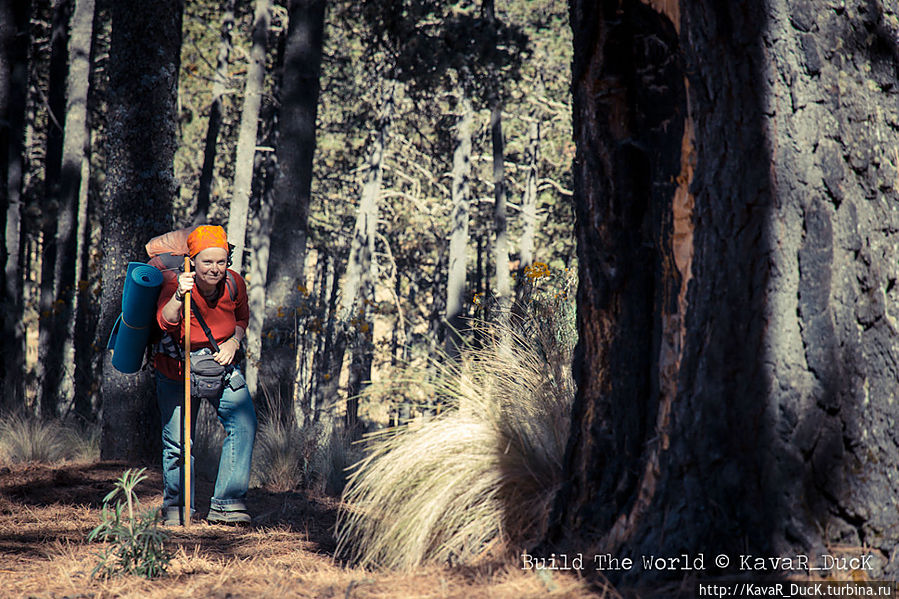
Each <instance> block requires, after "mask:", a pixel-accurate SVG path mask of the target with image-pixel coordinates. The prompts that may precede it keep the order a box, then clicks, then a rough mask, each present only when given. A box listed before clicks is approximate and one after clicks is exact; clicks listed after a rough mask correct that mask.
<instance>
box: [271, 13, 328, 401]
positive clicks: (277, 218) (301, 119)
mask: <svg viewBox="0 0 899 599" xmlns="http://www.w3.org/2000/svg"><path fill="white" fill-rule="evenodd" d="M288 20H289V22H288V30H287V41H286V45H285V54H284V65H283V71H284V77H283V83H282V87H281V112H280V118H279V120H278V124H279V125H278V126H279V133H278V147H277V149H276V153H277V157H278V169H279V170H278V173H277V176H276V178H275V183H274V189H275V193H274V205H273V207H272V224H271V238H270V242H271V252H270V254H269V256H270V258H269V264H268V269H267V274H268V276H267V278H266V290H265V293H266V296H267V297H266V302H265V305H266V312H265V330H266V333H267V334H268V332H271V333H272V335H273V338H274V339H277V338H279V337H280V336H290V337H292V336H293V335H294V328H295V325H294V311H295V310H296V308H297V306H299V305H300V304H301V302H302V301H303V295H302V290H304V289H305V283H306V277H305V273H304V272H303V270H304V264H305V261H306V237H307V221H308V213H309V202H310V195H311V189H312V158H313V155H314V153H315V119H316V113H317V110H318V93H319V86H320V84H319V75H320V72H321V60H322V41H323V35H324V27H325V1H324V0H291V1H290V2H289V5H288ZM262 352H263V353H262V360H263V362H264V363H265V366H266V373H267V375H266V376H267V377H268V376H270V377H271V378H270V379H269V380H268V383H269V387H270V389H272V390H273V391H275V390H276V389H277V392H278V393H280V394H281V396H282V397H285V398H291V399H292V401H293V403H296V401H297V400H298V397H297V395H298V393H299V388H298V386H297V384H296V378H297V373H296V367H295V365H296V352H295V350H293V349H291V348H290V346H289V345H287V344H277V343H268V342H266V341H265V340H263V348H262Z"/></svg>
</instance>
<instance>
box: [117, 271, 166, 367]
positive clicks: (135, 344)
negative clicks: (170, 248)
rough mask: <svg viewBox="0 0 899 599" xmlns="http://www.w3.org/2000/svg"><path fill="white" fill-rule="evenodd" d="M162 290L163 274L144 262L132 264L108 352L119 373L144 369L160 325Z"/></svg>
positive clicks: (126, 277)
mask: <svg viewBox="0 0 899 599" xmlns="http://www.w3.org/2000/svg"><path fill="white" fill-rule="evenodd" d="M161 288H162V272H160V271H159V269H157V268H155V267H153V266H150V265H149V264H144V263H143V262H129V263H128V273H127V274H126V275H125V290H124V291H123V292H122V313H121V314H120V315H119V318H118V320H116V323H115V325H114V326H113V327H112V334H111V335H110V336H109V343H108V344H107V345H106V348H107V349H111V350H112V365H113V366H114V367H115V368H116V370H118V371H119V372H124V373H125V374H132V373H134V372H137V371H138V370H140V367H141V364H142V363H143V360H144V352H145V350H146V347H147V340H148V339H149V337H150V331H151V328H152V327H153V326H155V322H156V300H157V299H158V298H159V290H160V289H161Z"/></svg>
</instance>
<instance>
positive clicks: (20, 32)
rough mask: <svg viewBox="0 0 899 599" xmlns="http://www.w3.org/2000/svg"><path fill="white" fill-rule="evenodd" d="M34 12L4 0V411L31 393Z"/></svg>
mask: <svg viewBox="0 0 899 599" xmlns="http://www.w3.org/2000/svg"><path fill="white" fill-rule="evenodd" d="M30 12H31V3H30V2H16V1H13V0H0V196H2V199H3V202H2V206H3V208H4V211H5V213H6V214H5V216H6V226H5V230H4V244H3V247H2V250H3V292H2V293H3V295H2V306H3V310H2V311H3V317H2V318H3V345H2V352H3V357H2V365H0V366H2V369H3V370H2V380H3V386H4V389H5V392H4V393H3V397H2V398H0V410H2V411H6V410H9V409H13V408H15V407H17V406H21V405H23V402H24V393H25V391H24V376H23V374H22V373H23V372H24V370H25V329H24V325H23V322H22V320H23V319H22V314H23V298H22V270H21V267H20V265H21V262H20V247H21V246H20V238H21V237H20V231H21V222H22V208H21V206H22V174H23V158H24V152H25V148H24V143H23V142H24V132H25V99H26V90H27V88H28V85H27V82H28V39H29V36H28V29H29V27H28V15H29V13H30Z"/></svg>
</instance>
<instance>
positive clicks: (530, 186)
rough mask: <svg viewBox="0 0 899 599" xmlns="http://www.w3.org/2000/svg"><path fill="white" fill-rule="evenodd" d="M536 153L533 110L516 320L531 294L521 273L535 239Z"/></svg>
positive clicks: (536, 128)
mask: <svg viewBox="0 0 899 599" xmlns="http://www.w3.org/2000/svg"><path fill="white" fill-rule="evenodd" d="M539 153H540V121H539V114H538V112H537V110H534V111H533V112H532V113H531V116H530V119H529V124H528V145H527V149H526V150H525V159H526V160H527V162H528V172H527V176H526V177H525V183H524V194H523V195H522V197H521V217H522V220H523V222H522V228H521V238H520V239H519V241H518V258H519V260H518V272H517V274H516V285H515V306H514V310H515V312H516V314H518V315H519V316H522V315H524V313H525V312H526V311H527V308H526V306H525V304H526V303H527V298H528V297H529V296H530V294H531V292H532V291H533V288H532V284H533V281H532V279H530V278H528V277H527V276H526V274H525V269H526V268H528V267H529V266H531V265H533V264H534V240H535V239H536V237H537V160H538V157H539Z"/></svg>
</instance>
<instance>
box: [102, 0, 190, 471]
mask: <svg viewBox="0 0 899 599" xmlns="http://www.w3.org/2000/svg"><path fill="white" fill-rule="evenodd" d="M183 8H184V5H183V2H182V1H181V0H166V1H164V2H154V3H152V4H151V3H140V2H135V3H130V2H129V3H125V2H113V3H111V6H110V11H111V16H112V42H111V47H110V53H109V92H108V94H109V99H108V118H109V122H108V138H109V139H108V142H107V143H108V146H107V147H108V154H107V164H108V169H107V173H106V182H105V202H106V204H105V206H104V211H103V242H102V251H103V267H102V277H103V293H102V300H101V301H102V310H103V312H102V316H101V319H100V330H101V331H102V333H101V335H102V334H108V331H110V330H111V329H112V325H113V323H114V321H115V319H116V316H117V315H118V313H119V310H120V307H121V299H122V288H123V283H124V275H125V270H126V267H127V264H128V262H129V261H130V260H133V259H135V258H139V257H141V256H143V255H144V248H143V245H144V244H145V243H146V241H147V239H149V238H150V237H153V236H154V235H158V234H160V233H163V232H165V231H167V230H170V229H171V227H172V221H171V206H172V199H173V198H174V196H175V193H176V191H177V185H176V182H175V178H174V171H173V159H174V154H175V148H176V146H177V136H176V130H177V129H176V116H177V113H176V100H177V90H178V68H179V57H180V50H181V18H182V13H183ZM102 398H103V408H102V410H103V412H102V429H101V437H100V454H101V457H102V458H103V459H125V460H149V461H153V462H156V461H158V459H159V453H158V448H159V447H160V435H159V431H160V422H159V414H158V410H157V408H156V400H155V385H154V383H153V382H152V381H151V380H150V377H149V376H147V373H146V371H144V372H141V373H140V374H130V375H125V374H121V373H120V372H118V371H117V370H115V369H114V368H113V367H112V365H111V363H110V360H109V356H108V352H107V356H106V359H105V360H104V364H103V382H102Z"/></svg>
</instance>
